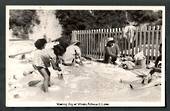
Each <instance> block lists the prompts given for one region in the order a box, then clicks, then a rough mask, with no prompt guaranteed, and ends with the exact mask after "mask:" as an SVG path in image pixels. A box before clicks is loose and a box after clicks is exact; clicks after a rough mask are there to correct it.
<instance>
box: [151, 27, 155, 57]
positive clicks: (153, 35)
mask: <svg viewBox="0 0 170 111" xmlns="http://www.w3.org/2000/svg"><path fill="white" fill-rule="evenodd" d="M154 40H155V26H153V27H152V43H151V44H152V45H151V47H152V49H151V60H153V57H154V52H155V48H154V47H155V44H154Z"/></svg>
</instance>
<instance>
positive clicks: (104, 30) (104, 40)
mask: <svg viewBox="0 0 170 111" xmlns="http://www.w3.org/2000/svg"><path fill="white" fill-rule="evenodd" d="M105 32H106V29H103V37H102V38H103V57H104V55H105V46H106V39H107V37H106V36H105Z"/></svg>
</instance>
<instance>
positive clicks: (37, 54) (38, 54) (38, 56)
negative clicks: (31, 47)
mask: <svg viewBox="0 0 170 111" xmlns="http://www.w3.org/2000/svg"><path fill="white" fill-rule="evenodd" d="M55 58H56V56H55V54H54V52H53V49H42V50H38V49H37V50H35V51H33V52H32V64H33V65H35V66H40V67H44V68H46V67H50V59H55Z"/></svg>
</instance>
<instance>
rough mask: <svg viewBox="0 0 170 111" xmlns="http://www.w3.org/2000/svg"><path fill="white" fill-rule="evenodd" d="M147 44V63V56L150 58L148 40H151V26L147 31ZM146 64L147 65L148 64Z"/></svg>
mask: <svg viewBox="0 0 170 111" xmlns="http://www.w3.org/2000/svg"><path fill="white" fill-rule="evenodd" d="M147 32H148V43H147V61H148V62H149V56H150V38H151V26H149V29H148V31H147ZM148 62H147V63H148Z"/></svg>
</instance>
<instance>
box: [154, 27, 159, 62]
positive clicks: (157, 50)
mask: <svg viewBox="0 0 170 111" xmlns="http://www.w3.org/2000/svg"><path fill="white" fill-rule="evenodd" d="M155 31H156V38H155V39H156V44H155V45H156V49H155V50H156V52H155V59H156V58H157V57H158V53H159V44H158V38H159V26H157V27H156V30H155Z"/></svg>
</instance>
